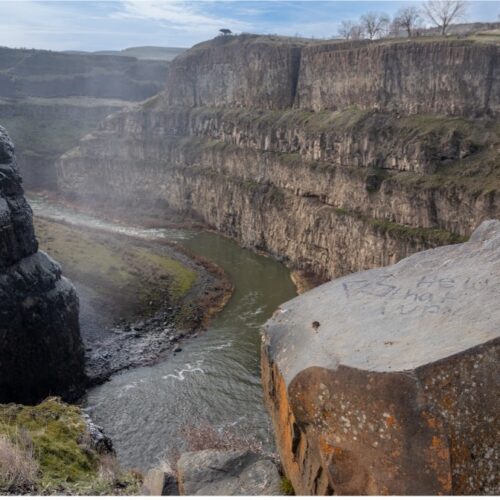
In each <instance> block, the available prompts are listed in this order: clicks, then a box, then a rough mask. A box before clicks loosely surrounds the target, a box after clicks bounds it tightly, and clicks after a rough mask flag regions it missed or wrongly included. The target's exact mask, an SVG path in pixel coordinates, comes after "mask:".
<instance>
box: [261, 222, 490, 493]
mask: <svg viewBox="0 0 500 500" xmlns="http://www.w3.org/2000/svg"><path fill="white" fill-rule="evenodd" d="M499 277H500V222H499V221H493V220H491V221H486V222H484V223H483V224H482V225H481V226H479V228H478V229H476V231H475V232H474V233H473V234H472V237H471V239H470V241H469V242H468V243H464V244H459V245H453V246H446V247H441V248H438V249H434V250H428V251H426V252H421V253H417V254H415V255H412V256H411V257H408V258H406V259H404V260H402V261H400V262H399V263H397V264H396V265H393V266H390V267H385V268H379V269H374V270H371V271H365V272H360V273H356V274H352V275H349V276H346V277H344V278H341V279H337V280H334V281H331V282H330V283H327V284H325V285H322V286H321V287H318V288H316V289H314V290H312V291H310V292H307V293H306V294H304V295H301V296H299V297H297V298H295V299H293V300H291V301H290V302H287V303H285V304H283V305H282V306H281V307H280V308H279V309H278V311H277V312H276V313H275V315H274V316H273V318H272V319H271V320H269V321H268V323H267V324H266V325H265V327H264V332H263V335H264V345H263V356H262V371H263V375H262V377H263V382H264V392H265V398H266V403H267V406H268V409H269V410H270V413H271V415H272V419H273V423H274V428H275V432H276V436H277V443H278V448H279V451H280V454H281V457H282V461H283V464H284V468H285V471H286V474H287V476H288V477H289V478H290V480H291V481H292V483H293V486H294V488H295V491H296V492H297V493H298V494H302V495H311V494H319V495H321V494H332V493H335V494H340V495H361V494H372V495H373V494H376V495H382V494H390V495H410V494H411V495H415V494H419V495H436V494H445V495H450V494H460V495H464V494H465V495H470V494H498V493H499V492H500V489H499V483H498V473H499V470H498V463H499V462H498V458H499V456H498V454H499V448H498V442H497V435H498V423H497V422H498V419H497V417H496V415H497V414H498V401H499V399H500V393H499V385H498V380H497V379H496V377H497V362H498V355H499V345H500V344H499V341H498V340H499V338H498V325H499V324H500V313H499V312H498V307H497V304H498V301H499V299H500V278H499Z"/></svg>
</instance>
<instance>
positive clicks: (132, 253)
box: [35, 219, 197, 318]
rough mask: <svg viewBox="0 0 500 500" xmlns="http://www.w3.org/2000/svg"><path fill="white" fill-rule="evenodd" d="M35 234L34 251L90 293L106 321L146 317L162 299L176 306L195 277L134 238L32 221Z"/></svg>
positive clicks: (165, 253)
mask: <svg viewBox="0 0 500 500" xmlns="http://www.w3.org/2000/svg"><path fill="white" fill-rule="evenodd" d="M35 230H36V234H37V237H38V239H39V242H40V248H41V249H42V250H44V251H46V252H47V253H49V254H50V255H51V257H53V258H54V259H55V260H56V261H58V262H59V263H60V264H61V267H62V269H63V273H64V274H65V275H66V276H67V277H68V278H70V279H71V280H73V281H75V282H77V283H80V284H82V285H84V286H86V287H88V288H89V289H91V290H92V291H93V292H94V293H95V295H96V297H95V302H96V304H98V306H99V307H101V308H103V310H107V312H109V313H110V315H111V317H112V318H113V317H114V318H117V317H119V316H123V317H127V318H130V317H132V316H135V315H138V314H139V315H140V314H147V313H148V312H152V311H153V310H155V309H156V308H158V307H160V306H161V305H162V304H163V303H164V301H165V300H167V301H168V302H169V303H174V304H175V303H181V302H182V300H183V299H184V297H185V296H186V294H188V293H189V291H190V290H191V288H192V286H193V285H194V283H195V281H196V278H197V274H196V271H195V270H194V269H193V268H191V267H189V266H188V265H187V264H184V263H183V262H180V261H178V260H176V259H175V258H174V257H173V256H172V254H171V253H170V251H168V249H166V248H165V249H162V251H161V252H160V251H159V250H157V249H155V248H153V247H151V246H148V245H147V244H143V243H141V242H136V241H135V240H128V239H123V238H121V237H119V236H117V235H113V234H109V233H102V232H98V231H92V230H85V229H81V228H78V227H74V226H70V225H66V224H63V223H58V222H54V221H48V220H43V219H35ZM163 250H164V251H163ZM116 298H119V300H115V299H116Z"/></svg>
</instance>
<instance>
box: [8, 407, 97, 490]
mask: <svg viewBox="0 0 500 500" xmlns="http://www.w3.org/2000/svg"><path fill="white" fill-rule="evenodd" d="M20 430H22V431H23V432H27V434H28V436H29V438H30V440H31V441H32V443H33V448H34V452H35V458H36V459H37V461H38V463H39V466H40V473H41V477H40V486H41V487H42V488H45V487H49V486H51V485H54V484H58V483H63V482H69V483H76V482H80V481H90V480H92V479H93V478H95V477H96V474H97V472H98V465H99V459H98V456H97V454H96V453H95V452H93V451H91V450H89V449H86V448H84V447H83V446H82V445H80V444H79V443H80V442H81V441H82V439H83V438H84V435H85V432H86V425H85V421H84V419H83V417H82V414H81V412H80V410H79V408H78V407H76V406H71V405H66V404H63V403H61V402H60V401H58V400H56V399H48V400H46V401H44V402H43V403H41V404H39V405H38V406H21V405H0V433H1V434H6V435H7V436H9V437H11V438H14V437H15V436H16V434H17V433H19V432H20Z"/></svg>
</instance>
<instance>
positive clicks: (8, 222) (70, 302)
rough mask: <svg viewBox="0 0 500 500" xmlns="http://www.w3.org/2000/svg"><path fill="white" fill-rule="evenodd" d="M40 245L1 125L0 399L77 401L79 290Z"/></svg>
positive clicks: (79, 387)
mask: <svg viewBox="0 0 500 500" xmlns="http://www.w3.org/2000/svg"><path fill="white" fill-rule="evenodd" d="M37 250H38V243H37V241H36V238H35V235H34V230H33V220H32V212H31V208H30V207H29V205H28V203H27V202H26V200H25V198H24V194H23V190H22V187H21V178H20V177H19V174H18V172H17V166H16V161H15V156H14V147H13V145H12V142H11V141H10V139H9V137H8V135H7V133H6V131H5V129H3V128H2V127H0V403H8V402H16V403H27V404H31V403H36V402H38V401H40V400H41V399H43V398H44V397H45V396H48V395H60V396H63V397H65V398H66V399H72V398H75V397H77V396H78V395H80V394H81V391H82V388H83V386H84V381H85V380H84V372H83V366H84V361H83V348H82V344H81V340H80V330H79V326H78V298H77V296H76V292H75V289H74V287H73V285H72V284H71V283H70V282H69V281H68V280H66V279H65V278H63V277H62V276H61V268H60V267H59V265H58V264H57V263H56V262H54V261H53V260H52V259H51V258H50V257H48V256H47V255H46V254H45V253H43V252H38V251H37Z"/></svg>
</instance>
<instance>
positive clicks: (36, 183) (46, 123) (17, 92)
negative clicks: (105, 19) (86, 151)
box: [0, 47, 168, 189]
mask: <svg viewBox="0 0 500 500" xmlns="http://www.w3.org/2000/svg"><path fill="white" fill-rule="evenodd" d="M167 71H168V63H167V62H165V61H149V60H139V59H137V58H135V57H125V56H118V55H117V56H113V55H93V54H85V53H62V52H51V51H44V50H26V49H9V48H7V47H0V122H1V123H2V124H3V125H4V126H5V127H7V128H8V130H9V133H10V135H11V137H12V139H13V140H14V142H15V144H16V145H17V148H18V151H19V154H18V167H19V170H20V172H21V175H22V176H23V179H24V184H25V186H26V187H27V188H28V189H54V188H55V186H56V173H55V168H54V164H55V161H56V159H57V158H58V157H59V156H60V155H61V154H62V153H64V152H65V151H67V150H68V149H71V148H72V147H74V146H76V145H77V144H78V141H79V139H80V138H81V137H83V136H84V135H85V134H87V133H88V132H90V131H91V130H94V129H95V127H96V126H97V124H98V123H99V122H100V121H101V120H102V119H104V118H105V117H106V116H107V115H109V114H111V113H114V112H117V111H120V110H124V109H127V108H128V107H130V106H131V104H132V103H134V102H137V101H141V100H143V99H146V98H148V97H151V96H152V95H154V94H156V93H158V92H159V91H160V90H161V89H162V88H163V86H164V84H165V79H166V77H167Z"/></svg>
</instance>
